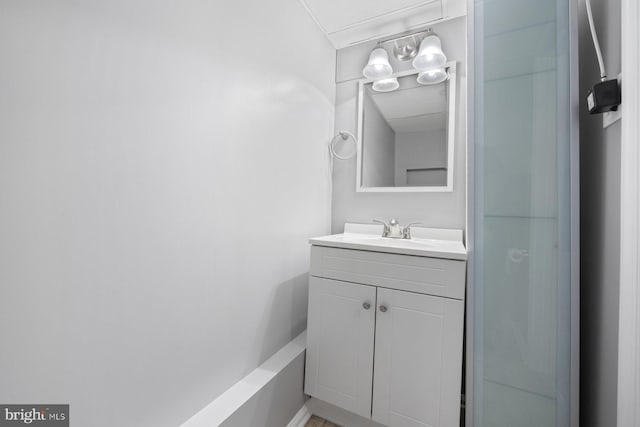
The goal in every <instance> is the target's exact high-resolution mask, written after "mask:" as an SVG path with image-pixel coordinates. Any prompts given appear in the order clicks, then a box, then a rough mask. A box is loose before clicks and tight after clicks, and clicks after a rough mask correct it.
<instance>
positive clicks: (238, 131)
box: [0, 0, 335, 427]
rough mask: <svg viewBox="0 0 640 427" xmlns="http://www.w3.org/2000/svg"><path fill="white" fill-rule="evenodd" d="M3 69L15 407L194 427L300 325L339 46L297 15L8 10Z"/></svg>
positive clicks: (0, 301) (1, 287)
mask: <svg viewBox="0 0 640 427" xmlns="http://www.w3.org/2000/svg"><path fill="white" fill-rule="evenodd" d="M0 58H1V67H0V93H1V94H2V95H1V96H0V342H2V348H1V351H0V378H2V380H1V382H0V402H3V403H12V402H13V403H28V402H33V403H70V404H71V423H72V425H77V426H88V425H90V426H94V427H100V426H109V427H111V426H125V425H126V426H151V425H153V426H165V425H166V426H175V425H178V424H179V423H180V422H182V421H184V420H186V419H187V418H189V417H190V416H191V415H193V414H194V413H195V412H196V411H197V410H199V409H200V408H202V407H203V406H204V405H205V404H207V403H208V402H210V401H211V400H212V399H213V398H215V397H216V396H218V395H219V394H221V393H222V392H223V391H224V390H226V389H227V388H228V387H229V386H231V385H232V384H234V383H235V382H236V381H237V380H239V379H240V378H241V377H243V376H244V375H245V374H246V373H248V372H249V371H251V370H252V369H253V368H255V367H256V366H257V365H258V364H259V363H260V362H261V361H263V360H265V359H266V358H267V357H268V356H270V355H271V354H272V353H274V352H275V351H276V350H277V349H278V348H280V347H281V346H282V345H284V344H285V343H287V342H288V341H289V340H290V339H291V338H293V337H295V336H296V335H297V334H298V333H299V332H301V331H302V330H303V329H304V328H305V318H306V296H307V271H308V254H309V250H308V244H307V238H308V237H309V236H312V235H318V234H323V233H327V232H328V231H329V220H330V210H329V202H330V201H329V176H328V173H329V172H328V161H327V149H326V147H327V146H326V144H327V141H328V140H329V139H330V137H331V135H332V132H333V128H334V126H333V120H334V93H335V85H334V83H333V76H334V67H335V51H334V49H333V48H332V47H331V46H330V44H329V42H328V41H327V40H326V38H325V37H324V35H323V34H322V33H321V32H320V31H319V30H318V29H317V27H316V25H315V23H314V22H313V20H312V19H311V18H310V17H308V14H307V13H306V11H305V10H304V8H303V7H302V6H301V5H300V3H299V2H298V1H297V0H274V1H270V2H261V1H256V0H250V1H248V2H241V3H240V2H237V3H233V2H220V1H214V0H188V1H170V0H158V1H153V2H151V1H143V0H112V1H97V0H89V1H87V0H85V1H78V0H60V1H56V2H51V1H46V0H31V1H19V0H13V1H12V0H2V1H0ZM309 189H313V191H309ZM301 383H302V381H301V380H300V384H301Z"/></svg>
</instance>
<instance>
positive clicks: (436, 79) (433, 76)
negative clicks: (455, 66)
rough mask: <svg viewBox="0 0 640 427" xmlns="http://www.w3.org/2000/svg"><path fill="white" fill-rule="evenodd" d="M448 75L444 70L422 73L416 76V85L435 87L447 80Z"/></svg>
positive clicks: (438, 69)
mask: <svg viewBox="0 0 640 427" xmlns="http://www.w3.org/2000/svg"><path fill="white" fill-rule="evenodd" d="M448 77H449V74H447V70H445V69H444V68H436V69H433V70H427V71H422V72H420V73H419V74H418V83H420V84H421V85H435V84H437V83H442V82H443V81H445V80H447V78H448Z"/></svg>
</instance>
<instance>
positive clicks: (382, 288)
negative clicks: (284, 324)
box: [305, 239, 466, 427]
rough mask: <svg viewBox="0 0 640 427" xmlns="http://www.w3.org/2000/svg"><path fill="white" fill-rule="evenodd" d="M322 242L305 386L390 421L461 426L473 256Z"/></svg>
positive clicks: (314, 273)
mask: <svg viewBox="0 0 640 427" xmlns="http://www.w3.org/2000/svg"><path fill="white" fill-rule="evenodd" d="M317 243H318V242H314V240H313V239H312V244H313V246H312V248H311V272H310V275H311V278H310V285H309V314H308V326H307V356H306V357H307V359H306V363H307V364H306V374H305V393H307V394H309V395H311V396H313V397H316V398H317V399H320V400H323V401H325V402H328V403H331V404H333V405H336V406H339V407H341V408H344V409H347V410H349V411H351V412H354V413H356V414H358V415H361V416H363V417H366V418H371V419H373V420H374V421H377V422H379V423H381V424H384V425H387V426H391V427H414V426H415V427H418V426H420V427H423V426H433V427H440V426H441V427H458V426H459V416H460V392H461V375H462V331H463V319H464V283H465V269H466V261H465V260H464V259H446V258H437V257H432V256H429V257H428V256H417V255H406V254H398V253H387V252H381V250H385V248H377V249H376V248H374V250H360V249H350V248H345V247H344V246H343V247H331V246H329V245H327V246H322V245H323V244H324V243H322V242H320V244H317ZM325 243H326V242H325ZM369 249H371V248H369ZM464 258H466V254H465V255H464Z"/></svg>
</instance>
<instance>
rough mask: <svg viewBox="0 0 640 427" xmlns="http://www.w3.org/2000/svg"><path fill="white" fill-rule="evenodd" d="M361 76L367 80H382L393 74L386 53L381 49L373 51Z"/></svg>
mask: <svg viewBox="0 0 640 427" xmlns="http://www.w3.org/2000/svg"><path fill="white" fill-rule="evenodd" d="M362 74H364V76H365V77H366V78H368V79H384V78H385V77H389V76H390V75H391V74H393V69H392V68H391V64H389V55H388V54H387V51H386V50H384V49H383V48H381V47H377V48H375V49H373V51H372V52H371V55H369V62H368V63H367V65H366V66H365V67H364V69H363V70H362Z"/></svg>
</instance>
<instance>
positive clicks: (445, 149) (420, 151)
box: [356, 62, 456, 192]
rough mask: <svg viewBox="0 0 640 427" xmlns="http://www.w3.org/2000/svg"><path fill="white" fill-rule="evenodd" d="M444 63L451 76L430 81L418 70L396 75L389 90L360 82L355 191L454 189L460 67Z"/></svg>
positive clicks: (370, 81) (368, 81) (367, 82)
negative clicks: (420, 77) (426, 82)
mask: <svg viewBox="0 0 640 427" xmlns="http://www.w3.org/2000/svg"><path fill="white" fill-rule="evenodd" d="M445 67H446V69H447V72H448V74H449V78H448V79H447V80H445V81H444V82H442V83H437V84H430V85H422V84H420V83H418V82H417V77H418V71H417V70H411V71H405V72H401V73H396V74H394V75H393V76H392V77H395V78H397V79H398V83H399V87H398V88H397V89H395V90H393V91H389V92H380V91H375V90H374V89H373V83H374V82H373V81H372V80H369V79H362V80H360V81H359V83H358V163H357V179H356V191H359V192H366V191H370V192H451V191H453V151H454V146H455V100H456V68H455V63H454V62H451V63H448V64H446V66H445Z"/></svg>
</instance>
